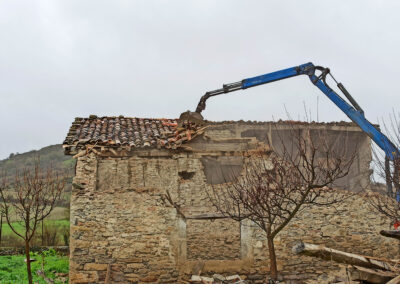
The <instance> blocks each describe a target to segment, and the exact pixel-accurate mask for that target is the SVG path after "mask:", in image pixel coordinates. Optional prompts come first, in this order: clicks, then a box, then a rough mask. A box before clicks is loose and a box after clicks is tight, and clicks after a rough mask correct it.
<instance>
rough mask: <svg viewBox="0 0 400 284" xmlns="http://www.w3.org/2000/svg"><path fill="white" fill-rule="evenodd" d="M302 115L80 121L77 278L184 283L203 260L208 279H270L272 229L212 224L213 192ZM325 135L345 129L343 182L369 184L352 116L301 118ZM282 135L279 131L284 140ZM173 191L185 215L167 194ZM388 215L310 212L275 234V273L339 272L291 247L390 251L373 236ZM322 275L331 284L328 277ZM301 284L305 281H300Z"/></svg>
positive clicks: (73, 271) (73, 265) (358, 209)
mask: <svg viewBox="0 0 400 284" xmlns="http://www.w3.org/2000/svg"><path fill="white" fill-rule="evenodd" d="M293 123H294V122H277V123H271V122H265V123H254V122H243V121H240V122H223V123H216V122H208V123H207V124H206V126H204V127H201V128H196V129H195V128H190V129H189V128H188V129H185V130H182V129H180V128H179V126H178V125H177V121H176V120H170V119H138V118H126V117H96V116H90V117H89V118H87V119H82V118H77V119H75V121H74V122H73V124H72V126H71V128H70V131H69V133H68V136H67V138H66V139H65V141H64V145H63V146H64V149H65V153H66V154H68V155H74V156H75V157H76V158H77V165H76V175H75V178H74V181H73V191H72V196H71V239H70V281H71V283H101V282H103V283H104V281H105V280H106V279H107V280H109V283H118V282H122V283H182V282H181V279H184V278H186V279H187V278H188V277H189V276H190V274H191V273H192V270H193V269H194V268H195V267H199V265H200V266H201V267H202V274H203V275H212V274H213V273H220V274H228V275H231V274H236V273H237V274H240V275H245V276H246V277H248V279H250V280H254V281H257V279H258V280H259V279H262V278H263V277H264V276H263V275H265V274H266V272H267V271H268V250H267V248H266V242H265V237H264V235H263V234H262V233H261V232H260V231H259V230H258V229H257V228H256V227H255V226H254V225H252V224H250V223H249V222H248V221H243V222H241V223H238V222H235V221H232V220H230V219H209V218H204V216H205V215H207V214H210V213H212V212H214V209H213V208H212V206H211V205H210V201H209V199H208V197H207V195H206V192H205V189H206V188H207V187H209V186H210V185H212V184H222V183H224V182H225V180H224V178H223V177H224V176H226V175H224V173H226V172H227V171H229V172H232V171H236V172H240V171H241V170H242V166H243V159H242V153H243V151H245V150H249V149H252V148H254V147H257V145H260V144H263V143H269V144H270V145H271V144H272V147H273V146H274V144H278V143H277V141H276V139H277V138H276V137H278V136H279V137H284V135H286V134H285V133H286V131H287V127H288V126H290V125H292V124H293ZM305 126H307V129H311V130H310V131H311V135H313V134H312V133H313V131H318V130H321V129H324V130H325V133H326V135H327V136H329V139H336V138H335V137H338V136H339V135H340V134H343V133H346V137H348V140H349V141H350V142H349V143H346V144H344V143H343V144H339V145H340V147H348V148H349V151H357V153H358V155H357V159H356V161H355V162H354V163H353V166H352V169H351V172H350V175H349V176H348V177H347V178H345V179H343V180H342V181H341V182H340V184H341V187H343V188H346V189H356V188H357V187H360V186H365V184H366V183H367V182H368V180H367V179H368V177H367V176H368V175H365V173H366V172H368V171H369V164H370V162H371V144H370V143H371V142H370V139H369V138H368V137H367V136H366V135H365V134H364V133H362V132H361V131H360V129H359V128H358V127H357V126H356V125H354V124H351V123H329V124H323V123H312V124H301V123H298V124H297V126H296V127H299V128H302V127H305ZM278 134H279V135H278ZM166 192H168V193H170V196H171V197H172V198H173V199H174V200H176V201H177V203H179V205H180V211H181V212H177V210H176V209H175V208H174V207H173V206H171V204H170V203H168V202H167V201H166V200H165V195H166ZM388 226H389V222H388V220H386V219H383V218H382V217H381V216H378V215H377V214H375V213H374V212H371V209H370V208H369V207H368V205H367V204H366V203H365V201H364V200H363V199H362V198H360V197H356V196H354V197H352V198H350V199H347V200H346V201H345V202H343V203H342V204H340V205H339V208H336V209H334V208H321V207H319V208H310V209H308V210H305V211H304V212H302V213H301V214H300V215H298V216H297V217H296V218H295V219H294V220H293V221H292V222H291V223H290V225H289V226H288V227H287V228H286V229H285V230H284V231H282V232H281V233H280V234H279V235H278V237H277V238H276V251H277V257H278V269H279V270H280V271H281V273H282V275H283V278H284V280H285V281H286V283H290V281H292V282H293V281H295V280H301V279H319V280H318V281H320V283H325V282H324V281H325V280H326V279H327V277H328V276H329V273H331V272H332V271H336V270H338V269H340V266H338V265H337V264H334V263H331V262H325V261H319V260H316V259H312V258H309V257H299V256H295V255H293V254H292V253H291V247H292V246H293V244H294V243H295V242H296V241H298V240H300V239H301V240H304V241H309V242H313V243H321V244H325V245H327V246H330V247H333V248H337V249H342V250H345V251H349V252H354V253H363V254H368V255H379V256H386V257H393V255H394V254H395V253H397V250H396V251H394V250H393V246H395V245H396V247H397V244H396V243H395V241H391V240H389V239H385V238H382V237H380V236H379V235H378V234H377V232H378V231H379V230H380V229H382V228H387V227H388ZM324 279H325V280H324ZM296 283H297V282H296Z"/></svg>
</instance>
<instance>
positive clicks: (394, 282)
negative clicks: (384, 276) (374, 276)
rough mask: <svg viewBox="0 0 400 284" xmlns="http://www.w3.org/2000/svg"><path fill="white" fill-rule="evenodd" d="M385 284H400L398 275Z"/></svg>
mask: <svg viewBox="0 0 400 284" xmlns="http://www.w3.org/2000/svg"><path fill="white" fill-rule="evenodd" d="M386 284H400V275H399V276H397V277H395V278H393V279H392V280H390V281H389V282H387V283H386Z"/></svg>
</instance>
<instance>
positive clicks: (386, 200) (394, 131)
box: [366, 112, 400, 227]
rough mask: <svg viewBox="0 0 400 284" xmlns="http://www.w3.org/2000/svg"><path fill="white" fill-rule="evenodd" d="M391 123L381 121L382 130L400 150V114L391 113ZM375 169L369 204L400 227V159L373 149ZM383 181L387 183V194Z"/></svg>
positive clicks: (375, 148)
mask: <svg viewBox="0 0 400 284" xmlns="http://www.w3.org/2000/svg"><path fill="white" fill-rule="evenodd" d="M388 121H389V122H388V123H386V122H385V121H384V120H382V121H381V124H382V129H383V131H384V132H385V134H386V135H387V136H388V137H389V139H390V141H391V142H392V143H393V144H394V146H396V147H397V148H398V149H399V146H400V113H397V114H396V113H395V112H393V113H391V114H390V116H389V120H388ZM373 158H374V159H373V162H374V163H373V169H374V176H373V178H374V179H375V183H374V184H373V187H372V191H367V193H366V195H367V197H368V199H367V200H368V203H369V204H370V205H371V206H372V207H373V208H374V209H375V210H376V211H377V212H378V213H380V214H382V215H384V216H386V217H388V218H389V219H390V220H391V223H392V224H395V226H396V227H397V226H399V225H400V181H399V172H400V157H399V155H398V153H393V158H394V159H389V157H387V156H386V155H385V153H384V151H382V150H381V149H378V148H377V147H374V148H373ZM381 181H384V182H385V183H386V192H385V190H384V189H383V186H382V184H381V183H380V182H381Z"/></svg>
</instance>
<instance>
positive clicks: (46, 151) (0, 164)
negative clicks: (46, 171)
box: [0, 144, 75, 176]
mask: <svg viewBox="0 0 400 284" xmlns="http://www.w3.org/2000/svg"><path fill="white" fill-rule="evenodd" d="M37 157H39V158H40V164H41V166H42V167H44V168H47V167H50V166H54V167H55V168H56V169H58V170H66V171H67V173H68V175H72V174H73V169H74V166H75V160H74V159H73V158H72V157H71V156H66V155H64V152H63V149H62V146H61V145H60V144H57V145H51V146H47V147H44V148H42V149H40V150H32V151H29V152H26V153H22V154H10V156H9V158H7V159H4V160H0V172H2V171H3V170H5V171H6V172H7V175H8V176H12V175H13V174H14V173H15V171H16V170H17V169H19V170H21V169H23V168H31V167H33V165H34V160H35V158H37Z"/></svg>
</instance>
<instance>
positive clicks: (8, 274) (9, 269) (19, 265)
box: [0, 255, 69, 284]
mask: <svg viewBox="0 0 400 284" xmlns="http://www.w3.org/2000/svg"><path fill="white" fill-rule="evenodd" d="M35 258H36V259H37V261H36V262H32V276H33V282H34V283H43V284H45V283H46V282H45V281H44V280H43V278H41V277H39V276H37V274H36V271H37V270H39V269H41V259H40V257H35ZM24 259H25V256H23V255H5V256H0V283H1V284H11V283H12V284H14V283H27V282H28V276H27V273H26V264H25V262H24ZM44 268H45V274H46V276H47V277H49V278H52V279H55V280H56V279H57V278H56V277H55V273H68V269H69V263H68V257H67V256H48V257H46V259H45V266H44ZM55 283H68V282H61V281H57V280H56V281H55Z"/></svg>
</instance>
